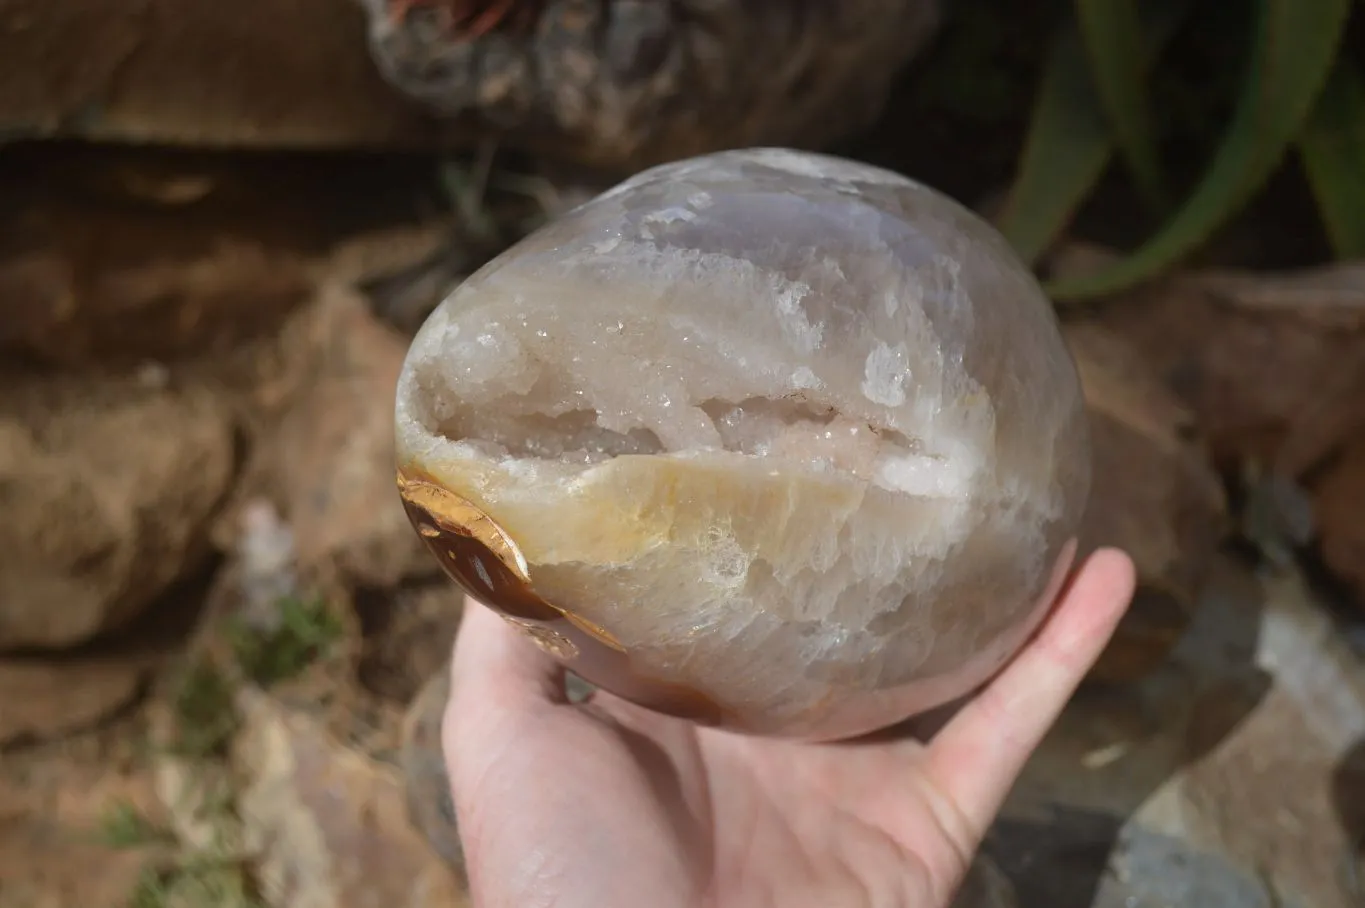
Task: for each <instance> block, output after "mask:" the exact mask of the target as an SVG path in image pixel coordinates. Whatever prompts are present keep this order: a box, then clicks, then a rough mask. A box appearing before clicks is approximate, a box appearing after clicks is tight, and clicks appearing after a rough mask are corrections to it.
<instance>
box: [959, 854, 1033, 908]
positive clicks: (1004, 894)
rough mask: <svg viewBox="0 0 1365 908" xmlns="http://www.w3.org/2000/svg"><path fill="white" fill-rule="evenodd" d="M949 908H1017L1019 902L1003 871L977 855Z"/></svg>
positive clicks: (989, 860) (988, 859) (993, 863)
mask: <svg viewBox="0 0 1365 908" xmlns="http://www.w3.org/2000/svg"><path fill="white" fill-rule="evenodd" d="M949 908H1019V900H1018V899H1016V898H1015V896H1014V884H1012V883H1011V882H1010V880H1009V877H1007V876H1005V874H1004V871H1002V870H1001V869H1000V868H999V867H997V866H996V864H995V862H994V861H992V860H991V859H990V858H989V857H987V856H986V855H984V854H980V853H978V854H977V855H976V857H975V858H973V859H972V864H971V866H970V867H969V868H967V876H966V878H965V879H964V880H963V881H962V886H961V887H960V888H959V889H958V892H957V895H956V896H955V897H954V898H953V903H952V904H951V905H950V906H949Z"/></svg>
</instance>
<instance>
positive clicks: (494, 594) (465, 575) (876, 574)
mask: <svg viewBox="0 0 1365 908" xmlns="http://www.w3.org/2000/svg"><path fill="white" fill-rule="evenodd" d="M397 433H398V449H399V457H400V462H399V485H400V489H401V492H402V495H403V498H404V501H405V503H406V505H407V508H408V513H409V515H410V516H411V517H412V520H413V523H414V525H415V526H416V527H417V529H418V532H420V533H421V534H422V535H423V537H424V538H426V540H427V542H428V543H429V544H430V546H431V548H432V550H433V552H435V553H436V555H437V557H438V558H439V559H440V560H441V562H442V563H443V564H444V565H445V567H446V570H447V572H448V573H450V574H451V576H452V577H454V578H455V579H456V580H457V581H459V582H460V583H461V584H462V585H463V586H465V588H466V589H468V590H470V591H471V592H472V593H473V594H474V595H475V597H476V598H477V599H479V600H481V601H483V602H484V603H486V604H488V605H490V606H493V607H494V608H496V609H498V610H499V611H501V612H502V613H503V614H504V616H506V617H507V618H508V619H509V620H511V621H513V622H514V623H516V624H517V625H519V626H521V627H522V628H524V629H525V630H526V631H527V633H528V634H530V635H531V636H532V638H533V639H535V640H536V641H537V642H539V643H540V644H541V645H542V646H543V647H544V648H546V649H547V650H548V651H550V652H552V653H554V654H555V655H556V656H558V657H559V658H560V659H562V660H563V661H564V663H565V664H566V665H567V666H568V667H569V668H571V669H573V670H574V671H575V672H577V673H578V674H580V675H582V676H583V677H585V678H587V679H588V680H590V681H593V682H595V683H597V684H599V685H600V686H602V687H604V688H606V689H609V690H612V691H614V692H616V693H619V694H621V695H623V696H626V697H629V698H631V699H634V700H636V701H637V702H640V703H643V704H645V705H648V706H651V707H653V708H655V709H659V710H662V711H667V712H672V713H674V714H678V715H685V716H689V717H691V718H694V719H696V720H698V721H702V722H711V723H715V724H719V725H722V726H726V727H730V728H735V729H740V730H744V731H748V732H753V733H759V734H773V735H790V736H798V737H804V738H821V739H828V738H838V737H845V736H850V735H856V734H859V733H862V732H867V731H871V730H873V729H876V728H878V727H881V726H885V725H887V724H891V723H893V722H896V721H898V720H900V719H902V718H905V717H907V716H909V715H911V714H914V713H917V712H920V711H923V710H926V709H929V708H932V707H934V706H936V705H939V704H942V703H944V702H946V701H948V700H950V699H953V698H955V697H957V696H959V695H962V694H964V693H966V692H967V691H969V690H970V689H971V688H973V687H974V686H976V685H978V684H979V683H981V682H982V681H983V680H985V679H986V678H987V677H988V676H989V675H990V674H991V673H992V672H993V671H994V670H995V669H997V668H998V667H999V666H1000V665H1001V664H1002V663H1003V662H1004V661H1005V660H1006V659H1008V658H1009V656H1010V655H1011V654H1012V653H1013V652H1014V651H1015V650H1016V649H1017V648H1018V647H1019V646H1020V645H1021V643H1022V642H1023V640H1024V639H1025V638H1026V637H1027V635H1028V634H1029V633H1030V632H1031V631H1032V630H1033V629H1034V628H1035V627H1036V625H1037V623H1038V621H1039V620H1040V619H1041V616H1042V614H1043V612H1044V611H1045V610H1046V608H1047V606H1048V604H1049V602H1050V601H1051V599H1052V598H1053V596H1054V595H1055V593H1056V590H1057V588H1058V586H1059V585H1060V582H1061V580H1062V578H1063V576H1064V574H1065V573H1066V570H1067V568H1068V567H1069V565H1070V562H1071V559H1072V553H1073V552H1074V548H1075V547H1074V543H1073V535H1074V533H1075V529H1076V526H1077V523H1078V519H1079V515H1080V513H1081V510H1082V507H1083V505H1084V500H1085V497H1086V493H1087V490H1088V486H1089V475H1090V474H1089V470H1090V467H1089V449H1088V437H1087V434H1086V426H1085V416H1084V412H1083V409H1082V399H1081V392H1080V387H1079V383H1078V381H1077V377H1076V371H1075V366H1074V364H1073V362H1072V360H1071V357H1070V355H1069V354H1068V351H1067V349H1066V346H1065V345H1064V343H1063V341H1062V339H1061V336H1060V334H1059V331H1058V326H1057V323H1056V319H1055V317H1054V315H1053V312H1052V309H1051V307H1050V305H1049V303H1048V301H1047V299H1046V298H1045V297H1044V296H1043V294H1042V292H1041V291H1040V289H1039V287H1038V285H1037V283H1036V282H1035V281H1034V280H1033V278H1032V277H1031V275H1030V274H1029V272H1028V271H1027V270H1026V269H1025V268H1024V267H1023V266H1022V265H1021V264H1020V263H1019V262H1018V261H1017V259H1016V258H1015V256H1014V255H1013V253H1012V252H1011V251H1010V249H1009V248H1008V246H1007V245H1006V243H1005V241H1004V240H1003V239H1002V238H1001V237H1000V236H999V235H998V234H997V233H996V232H995V231H994V230H993V229H992V228H991V227H990V226H989V225H987V224H986V223H985V222H984V221H982V220H981V219H979V218H978V217H977V216H975V215H974V214H972V213H971V212H970V211H968V210H966V209H965V208H963V207H961V206H959V205H958V204H956V203H955V202H953V201H952V200H950V199H948V198H946V197H945V196H943V195H941V194H940V193H937V192H935V191H933V190H931V189H928V188H926V187H924V186H921V185H918V184H916V183H913V182H911V181H909V180H906V179H905V178H903V177H900V176H897V175H895V174H893V173H889V172H887V171H884V170H880V169H877V168H873V167H869V166H864V165H861V164H856V163H853V162H849V161H844V160H840V159H837V158H832V157H828V156H823V155H815V154H805V153H796V152H791V151H785V150H774V149H756V150H745V151H733V152H724V153H720V154H714V155H708V156H705V157H700V158H694V159H690V160H686V161H682V162H679V163H675V164H669V165H665V166H662V167H658V168H654V169H652V170H648V171H646V172H644V173H641V174H639V175H637V176H636V177H634V178H632V179H630V180H628V181H626V182H625V183H622V184H621V185H619V186H618V187H616V188H614V189H612V190H610V191H608V192H606V193H604V194H603V195H601V196H599V197H597V198H596V199H594V200H592V201H591V202H588V203H587V204H585V205H582V206H580V207H579V208H577V209H575V210H573V211H572V212H570V213H569V214H567V215H566V216H564V217H562V218H560V219H559V220H558V221H556V222H554V223H552V224H550V225H548V226H546V227H544V228H543V229H541V230H540V231H538V232H537V233H535V234H533V235H531V236H530V237H528V238H526V239H525V240H523V241H522V242H521V243H519V244H517V245H516V246H514V247H513V248H512V249H510V250H509V251H508V252H506V253H505V254H503V255H502V256H501V257H499V258H498V259H496V260H495V261H493V262H491V263H489V264H488V265H487V266H486V267H484V268H483V269H482V270H480V271H479V272H478V273H477V274H475V275H474V276H473V277H471V278H470V279H469V280H467V281H466V282H465V283H464V284H462V285H461V286H460V287H459V289H458V290H456V291H455V292H454V293H453V294H452V295H451V296H450V297H449V298H448V299H447V300H446V301H445V302H444V303H443V304H442V305H441V306H440V308H439V309H437V310H436V312H435V313H433V315H432V316H431V317H430V319H429V320H428V321H427V323H426V324H425V325H424V326H423V328H422V330H421V331H420V332H419V334H418V335H417V337H416V339H415V340H414V341H413V344H412V348H411V351H410V353H409V355H408V359H407V363H406V365H405V368H404V371H403V374H402V378H401V379H400V382H399V388H398V400H397Z"/></svg>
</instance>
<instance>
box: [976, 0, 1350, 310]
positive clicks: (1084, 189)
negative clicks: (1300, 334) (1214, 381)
mask: <svg viewBox="0 0 1365 908" xmlns="http://www.w3.org/2000/svg"><path fill="white" fill-rule="evenodd" d="M1245 4H1246V7H1247V10H1246V12H1247V13H1248V14H1249V15H1250V16H1251V17H1252V18H1251V19H1250V20H1249V21H1250V25H1251V28H1250V29H1249V32H1250V35H1251V37H1250V41H1249V43H1250V46H1249V48H1248V55H1247V59H1246V62H1245V64H1244V66H1245V68H1244V72H1243V75H1242V78H1241V81H1240V84H1239V86H1238V88H1237V91H1236V97H1235V98H1230V99H1227V100H1229V101H1230V102H1231V106H1232V113H1231V117H1230V120H1228V122H1227V124H1226V128H1225V129H1224V130H1223V132H1222V134H1221V136H1219V138H1218V140H1217V142H1216V146H1215V148H1214V149H1213V150H1212V153H1211V155H1210V157H1209V159H1208V160H1207V162H1205V166H1204V168H1203V172H1202V174H1201V175H1200V176H1199V177H1198V179H1197V180H1196V181H1195V183H1194V185H1193V187H1192V188H1190V189H1189V190H1188V191H1187V192H1184V193H1180V194H1177V193H1176V192H1175V191H1174V190H1173V188H1172V180H1171V174H1170V172H1169V168H1168V166H1167V162H1166V160H1165V158H1166V155H1165V154H1164V153H1163V152H1164V149H1163V138H1164V133H1163V129H1162V127H1163V122H1162V117H1161V115H1160V114H1159V113H1158V112H1157V110H1156V109H1155V105H1154V103H1153V94H1152V90H1153V84H1154V81H1155V80H1154V78H1153V74H1154V71H1155V70H1156V69H1157V68H1158V67H1160V66H1161V65H1162V63H1163V55H1164V54H1166V53H1168V51H1169V47H1170V45H1171V44H1172V42H1173V40H1174V39H1176V38H1178V37H1180V36H1181V35H1182V30H1184V29H1189V28H1191V26H1190V24H1189V22H1190V18H1191V15H1192V14H1193V13H1196V12H1201V11H1207V10H1209V9H1211V8H1212V7H1213V5H1221V6H1220V9H1219V10H1218V12H1220V13H1223V12H1228V10H1229V8H1230V6H1231V5H1230V4H1229V3H1228V0H1144V2H1141V3H1139V2H1138V0H1073V2H1072V6H1071V15H1070V16H1069V17H1067V18H1066V19H1065V21H1064V22H1063V24H1062V26H1061V30H1060V32H1059V34H1058V35H1057V36H1056V40H1055V43H1054V45H1053V46H1052V48H1051V52H1050V54H1049V56H1048V58H1047V60H1046V62H1045V64H1044V71H1043V74H1042V78H1041V80H1040V83H1039V87H1038V91H1037V96H1036V100H1035V104H1034V109H1033V116H1032V119H1031V122H1030V127H1029V132H1028V136H1027V139H1026V142H1025V147H1024V149H1023V152H1022V154H1021V156H1020V159H1019V164H1018V170H1017V174H1016V178H1015V181H1014V184H1013V186H1012V189H1011V192H1010V195H1009V199H1008V201H1007V203H1006V205H1005V207H1004V209H1003V211H1002V212H1001V214H1000V217H999V221H998V223H999V226H1000V228H1001V230H1002V231H1003V232H1004V234H1005V235H1006V236H1007V237H1008V238H1009V240H1010V241H1011V242H1012V243H1013V244H1014V246H1015V248H1016V249H1017V250H1018V251H1019V253H1020V254H1021V255H1022V256H1023V257H1024V258H1025V259H1026V260H1028V261H1029V262H1034V261H1036V260H1037V259H1038V257H1039V256H1041V255H1042V253H1043V252H1044V251H1046V249H1047V248H1048V247H1049V246H1050V245H1051V244H1052V243H1053V242H1054V241H1055V240H1056V238H1057V237H1058V235H1059V234H1060V233H1061V232H1062V231H1063V230H1064V229H1065V228H1066V226H1067V225H1068V224H1069V223H1070V221H1071V220H1072V218H1073V217H1074V216H1075V214H1076V212H1077V210H1078V209H1079V208H1080V207H1081V205H1082V204H1083V203H1084V202H1085V201H1086V200H1087V199H1088V198H1089V197H1090V196H1091V194H1092V193H1093V192H1094V190H1095V188H1096V186H1097V185H1098V184H1099V182H1100V180H1101V178H1102V177H1103V175H1104V174H1105V173H1106V172H1107V170H1108V169H1109V167H1110V166H1111V164H1113V163H1115V162H1119V163H1121V164H1122V166H1123V167H1124V169H1125V171H1126V173H1127V174H1128V176H1129V177H1130V179H1131V182H1132V184H1133V186H1134V187H1135V188H1136V189H1137V190H1138V192H1139V193H1140V195H1141V197H1142V198H1143V200H1144V201H1145V202H1146V203H1147V205H1148V207H1149V210H1150V211H1152V212H1153V213H1154V214H1156V215H1157V216H1159V217H1160V219H1161V222H1162V223H1161V226H1160V227H1159V228H1158V229H1157V230H1156V232H1155V233H1154V234H1153V235H1152V236H1150V238H1148V239H1147V240H1146V241H1145V242H1144V243H1142V244H1141V245H1140V246H1139V247H1138V248H1137V249H1136V250H1134V251H1132V252H1131V253H1130V254H1128V255H1127V256H1126V257H1124V258H1122V259H1120V260H1119V261H1117V262H1116V263H1114V264H1112V265H1110V266H1109V267H1108V268H1106V269H1104V270H1101V271H1099V272H1098V273H1095V274H1092V275H1089V276H1086V277H1083V278H1077V279H1073V280H1069V281H1065V282H1061V283H1057V284H1054V285H1052V286H1050V287H1049V288H1048V289H1049V290H1050V292H1051V293H1052V295H1053V297H1054V298H1055V299H1057V300H1059V301H1066V300H1079V299H1086V298H1090V297H1094V296H1098V295H1102V294H1107V293H1112V292H1115V291H1118V290H1123V289H1125V288H1127V287H1130V286H1132V285H1134V284H1137V283H1139V282H1141V281H1144V280H1147V279H1148V278H1150V277H1153V276H1155V275H1157V274H1159V273H1161V272H1162V271H1164V270H1166V269H1167V268H1169V267H1171V266H1173V265H1175V264H1177V263H1178V262H1180V261H1182V260H1183V259H1185V258H1186V257H1187V256H1188V255H1190V254H1191V253H1192V252H1194V251H1195V250H1197V249H1198V248H1199V247H1200V246H1201V245H1202V244H1203V243H1204V242H1205V241H1207V240H1208V239H1209V238H1210V237H1211V236H1212V235H1213V234H1214V232H1215V231H1217V230H1218V229H1219V228H1221V227H1222V226H1224V225H1225V224H1226V223H1227V222H1228V221H1229V220H1230V219H1231V218H1232V217H1234V216H1235V215H1236V214H1237V213H1238V212H1239V211H1240V210H1241V209H1242V208H1243V207H1244V206H1245V205H1246V204H1247V203H1248V202H1249V201H1250V200H1251V199H1252V198H1253V197H1254V196H1255V195H1256V194H1257V192H1258V191H1259V190H1260V189H1261V188H1262V187H1263V186H1264V184H1265V183H1266V181H1267V180H1268V179H1269V178H1270V176H1271V175H1272V174H1273V173H1274V172H1275V171H1276V170H1277V169H1278V168H1279V166H1280V165H1281V163H1282V162H1283V160H1284V158H1285V156H1286V155H1287V154H1290V153H1296V154H1298V155H1299V156H1300V158H1301V160H1302V163H1303V165H1304V170H1305V172H1306V173H1307V175H1308V177H1309V183H1310V185H1311V187H1312V189H1313V192H1314V195H1315V197H1316V201H1317V204H1318V209H1319V211H1320V213H1321V217H1322V220H1323V222H1324V226H1325V229H1326V232H1327V235H1328V238H1329V239H1330V241H1331V242H1332V244H1333V248H1334V250H1335V252H1336V253H1337V254H1338V255H1339V256H1342V257H1348V256H1357V255H1362V254H1365V79H1362V76H1361V73H1360V70H1359V68H1358V65H1357V63H1356V62H1355V61H1353V60H1352V59H1350V58H1349V57H1348V56H1347V55H1346V54H1344V53H1342V46H1343V35H1344V33H1345V30H1346V27H1347V20H1348V18H1349V15H1350V12H1351V6H1352V3H1351V0H1245ZM1239 9H1240V7H1239ZM1233 12H1237V10H1234V11H1233ZM1217 37H1220V38H1221V37H1222V36H1217ZM1200 89H1201V86H1191V92H1192V93H1194V94H1197V93H1198V92H1199V91H1200Z"/></svg>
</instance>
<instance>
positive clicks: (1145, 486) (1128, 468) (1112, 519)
mask: <svg viewBox="0 0 1365 908" xmlns="http://www.w3.org/2000/svg"><path fill="white" fill-rule="evenodd" d="M1064 333H1065V336H1066V339H1067V342H1068V344H1069V345H1070V347H1071V352H1072V353H1073V355H1074V356H1075V357H1076V364H1077V368H1078V369H1079V370H1080V375H1081V385H1082V387H1083V388H1084V391H1085V397H1086V405H1087V409H1088V411H1089V414H1090V443H1091V448H1092V451H1093V457H1094V468H1093V478H1092V480H1091V491H1090V501H1089V504H1088V506H1087V508H1086V515H1085V519H1084V522H1083V523H1082V530H1081V551H1080V553H1079V555H1078V557H1084V556H1085V555H1087V554H1089V553H1090V552H1092V551H1094V550H1095V549H1097V548H1099V547H1100V546H1105V545H1111V546H1118V547H1119V548H1121V549H1123V550H1125V551H1126V552H1128V553H1129V555H1131V556H1132V557H1133V560H1134V562H1135V564H1136V565H1137V569H1138V592H1137V594H1136V596H1135V597H1134V600H1133V605H1132V606H1131V607H1130V608H1129V610H1128V613H1127V614H1126V615H1125V616H1124V619H1123V621H1122V622H1121V623H1120V625H1119V629H1118V631H1117V632H1116V634H1115V636H1114V639H1113V641H1112V642H1111V643H1110V645H1109V646H1108V647H1107V648H1106V650H1105V652H1104V654H1103V655H1102V656H1101V658H1100V661H1099V662H1098V663H1097V664H1096V666H1095V668H1094V669H1093V670H1092V671H1091V678H1092V679H1096V680H1100V681H1106V682H1121V681H1127V680H1132V679H1134V678H1137V677H1139V676H1141V675H1142V674H1144V673H1146V672H1147V671H1149V670H1151V669H1152V668H1153V667H1154V666H1155V665H1156V664H1157V663H1159V662H1160V661H1161V660H1163V659H1164V658H1165V657H1166V655H1167V653H1168V652H1169V651H1170V649H1171V647H1172V646H1174V645H1175V642H1176V640H1178V639H1179V637H1180V635H1181V634H1183V633H1184V631H1185V629H1186V627H1188V625H1189V622H1190V618H1191V614H1192V612H1193V610H1194V607H1195V603H1196V602H1197V601H1198V598H1199V594H1200V592H1201V587H1202V584H1203V582H1204V580H1205V577H1206V572H1207V569H1208V565H1209V564H1210V562H1211V559H1212V556H1213V554H1214V552H1215V550H1216V549H1217V547H1218V545H1219V543H1220V542H1222V540H1223V538H1224V537H1225V535H1226V533H1227V531H1228V529H1229V521H1228V517H1227V511H1226V501H1225V496H1224V493H1223V488H1222V484H1221V482H1220V480H1219V478H1218V474H1217V473H1216V472H1215V471H1214V470H1213V468H1212V466H1211V465H1210V464H1209V462H1208V458H1207V454H1206V453H1205V451H1204V450H1203V448H1202V447H1201V446H1200V445H1199V443H1198V441H1197V438H1196V434H1195V425H1194V420H1193V416H1192V414H1191V413H1190V412H1189V410H1188V409H1187V408H1186V407H1185V406H1184V405H1183V404H1182V403H1181V402H1180V401H1179V400H1178V399H1177V398H1176V397H1175V396H1174V395H1173V394H1172V393H1171V392H1170V391H1169V390H1167V389H1166V388H1165V387H1164V386H1163V385H1162V383H1161V381H1160V379H1159V378H1158V377H1157V376H1156V375H1154V374H1152V373H1151V372H1150V371H1149V370H1148V369H1147V368H1146V366H1145V364H1144V363H1143V361H1142V360H1141V358H1140V357H1139V356H1138V354H1137V352H1136V351H1135V350H1134V349H1133V348H1131V347H1129V346H1128V345H1127V344H1125V343H1124V342H1123V340H1122V339H1121V338H1119V337H1117V336H1115V335H1114V334H1112V333H1110V332H1108V331H1105V330H1104V329H1102V328H1099V327H1098V326H1096V325H1093V324H1085V323H1073V324H1069V325H1067V326H1066V327H1065V329H1064Z"/></svg>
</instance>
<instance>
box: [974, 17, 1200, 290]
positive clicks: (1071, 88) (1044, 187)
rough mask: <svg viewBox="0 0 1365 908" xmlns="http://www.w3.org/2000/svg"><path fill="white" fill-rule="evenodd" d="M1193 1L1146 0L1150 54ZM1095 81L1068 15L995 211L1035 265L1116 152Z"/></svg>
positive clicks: (1156, 53) (1000, 224) (1162, 43)
mask: <svg viewBox="0 0 1365 908" xmlns="http://www.w3.org/2000/svg"><path fill="white" fill-rule="evenodd" d="M1188 6H1189V0H1148V2H1147V3H1146V4H1144V7H1143V11H1142V12H1143V25H1144V28H1143V31H1144V34H1145V35H1146V39H1145V42H1144V43H1145V44H1146V47H1147V59H1148V60H1149V61H1151V60H1155V59H1156V58H1157V57H1159V56H1160V55H1161V51H1162V49H1164V48H1165V46H1166V45H1167V44H1168V43H1169V42H1170V40H1171V38H1172V37H1173V36H1174V35H1175V32H1176V29H1177V28H1178V26H1179V24H1180V22H1181V21H1182V19H1183V18H1184V15H1185V13H1186V11H1187V10H1188ZM1094 85H1095V83H1094V81H1093V79H1092V77H1091V74H1090V68H1089V65H1088V63H1087V62H1086V58H1085V48H1084V45H1083V44H1082V43H1081V36H1080V32H1079V30H1078V27H1077V26H1076V24H1075V23H1074V22H1072V23H1069V24H1068V25H1065V26H1063V27H1062V29H1061V31H1060V32H1059V33H1058V35H1057V37H1056V39H1055V42H1054V44H1053V47H1052V51H1051V53H1050V54H1049V56H1048V60H1047V66H1046V67H1045V69H1044V72H1043V78H1042V80H1041V82H1040V84H1039V88H1038V97H1037V100H1036V101H1035V102H1034V109H1033V117H1032V120H1031V122H1030V123H1029V132H1028V137H1027V139H1026V140H1025V143H1024V149H1023V152H1022V153H1021V155H1020V159H1019V167H1018V170H1017V172H1016V174H1015V178H1014V183H1013V185H1012V186H1011V188H1010V194H1009V199H1008V200H1007V202H1006V204H1005V207H1004V209H1003V210H1002V211H1001V212H1000V214H999V215H998V216H997V218H996V225H997V226H998V227H999V228H1000V230H1001V232H1002V233H1004V235H1005V237H1006V238H1007V239H1009V241H1010V243H1011V244H1012V245H1013V246H1014V249H1015V251H1016V252H1017V253H1018V254H1019V256H1020V257H1021V258H1022V259H1023V260H1024V261H1025V262H1027V263H1028V264H1030V265H1031V264H1033V263H1034V262H1036V261H1037V260H1038V257H1039V256H1041V255H1042V254H1043V252H1045V251H1046V250H1047V248H1048V247H1049V246H1051V245H1052V243H1053V241H1054V240H1056V238H1057V236H1058V235H1059V234H1060V233H1061V232H1062V230H1063V229H1065V228H1066V225H1067V224H1068V223H1070V222H1071V218H1072V217H1073V216H1074V215H1075V213H1076V209H1077V208H1079V207H1080V205H1081V203H1083V202H1084V201H1085V200H1086V197H1087V196H1089V195H1090V193H1091V191H1092V190H1093V189H1094V188H1095V184H1096V183H1098V182H1099V180H1100V177H1102V176H1103V175H1104V171H1105V168H1106V167H1107V166H1108V165H1109V162H1110V160H1111V159H1112V157H1113V153H1114V139H1113V137H1112V134H1111V131H1110V127H1109V122H1108V119H1107V118H1106V116H1105V113H1104V106H1103V104H1102V103H1101V101H1100V98H1099V94H1098V92H1097V91H1096V90H1095V87H1094Z"/></svg>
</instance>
